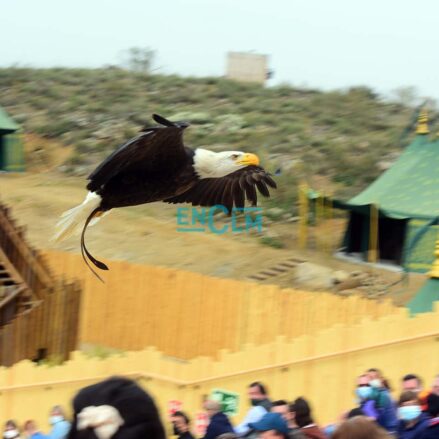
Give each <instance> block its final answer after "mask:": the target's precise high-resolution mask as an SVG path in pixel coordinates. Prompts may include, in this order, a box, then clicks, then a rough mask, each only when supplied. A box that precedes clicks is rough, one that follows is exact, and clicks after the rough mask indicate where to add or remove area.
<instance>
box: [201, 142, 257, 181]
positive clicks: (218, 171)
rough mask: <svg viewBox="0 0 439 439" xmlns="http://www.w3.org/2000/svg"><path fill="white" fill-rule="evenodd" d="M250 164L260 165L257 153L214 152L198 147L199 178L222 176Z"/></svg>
mask: <svg viewBox="0 0 439 439" xmlns="http://www.w3.org/2000/svg"><path fill="white" fill-rule="evenodd" d="M249 165H256V166H257V165H259V157H258V156H257V155H256V154H251V153H246V152H242V151H223V152H213V151H208V150H207V149H202V148H197V149H196V150H195V155H194V169H195V172H196V173H197V175H198V177H199V178H221V177H224V176H226V175H228V174H231V173H232V172H235V171H237V170H238V169H242V168H245V167H246V166H249Z"/></svg>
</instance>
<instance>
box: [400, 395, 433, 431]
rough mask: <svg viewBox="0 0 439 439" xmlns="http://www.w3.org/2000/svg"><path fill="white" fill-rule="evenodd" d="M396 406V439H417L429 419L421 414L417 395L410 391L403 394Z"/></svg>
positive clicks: (424, 414)
mask: <svg viewBox="0 0 439 439" xmlns="http://www.w3.org/2000/svg"><path fill="white" fill-rule="evenodd" d="M398 405H399V408H398V418H399V419H400V421H399V425H398V439H417V438H418V437H419V435H420V433H421V432H422V431H424V430H425V429H426V427H427V425H428V421H429V419H430V417H429V416H428V415H427V414H426V413H423V412H422V409H421V403H420V401H419V398H418V394H417V393H416V392H412V391H410V390H409V391H406V392H403V393H402V394H401V396H400V398H399V403H398Z"/></svg>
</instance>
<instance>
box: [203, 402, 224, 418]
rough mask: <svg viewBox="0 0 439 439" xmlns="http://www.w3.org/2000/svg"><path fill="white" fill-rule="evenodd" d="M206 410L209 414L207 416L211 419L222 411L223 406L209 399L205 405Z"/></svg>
mask: <svg viewBox="0 0 439 439" xmlns="http://www.w3.org/2000/svg"><path fill="white" fill-rule="evenodd" d="M204 409H205V410H206V412H207V416H208V417H209V418H211V417H212V416H214V415H216V414H217V413H219V412H220V411H221V404H220V403H219V402H218V401H214V400H212V399H208V400H207V401H206V402H205V403H204Z"/></svg>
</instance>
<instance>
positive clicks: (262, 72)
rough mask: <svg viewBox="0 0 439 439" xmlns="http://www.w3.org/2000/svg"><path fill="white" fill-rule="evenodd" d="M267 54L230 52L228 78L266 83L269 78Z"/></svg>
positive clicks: (228, 56)
mask: <svg viewBox="0 0 439 439" xmlns="http://www.w3.org/2000/svg"><path fill="white" fill-rule="evenodd" d="M267 71H268V66H267V56H266V55H258V54H255V53H241V52H229V53H228V54H227V75H226V76H227V78H229V79H234V80H237V81H244V82H258V83H260V84H264V83H265V81H266V78H267Z"/></svg>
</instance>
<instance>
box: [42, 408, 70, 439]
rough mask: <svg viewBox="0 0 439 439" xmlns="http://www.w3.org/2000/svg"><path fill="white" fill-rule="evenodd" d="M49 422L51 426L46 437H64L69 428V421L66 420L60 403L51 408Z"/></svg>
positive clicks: (52, 438) (61, 438) (55, 438)
mask: <svg viewBox="0 0 439 439" xmlns="http://www.w3.org/2000/svg"><path fill="white" fill-rule="evenodd" d="M49 424H50V425H51V426H52V429H51V431H50V433H49V434H48V435H47V438H48V439H65V438H66V437H67V434H68V432H69V430H70V422H69V421H67V420H66V417H65V414H64V410H63V408H62V407H61V406H60V405H56V406H54V407H53V408H52V410H51V411H50V415H49Z"/></svg>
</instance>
